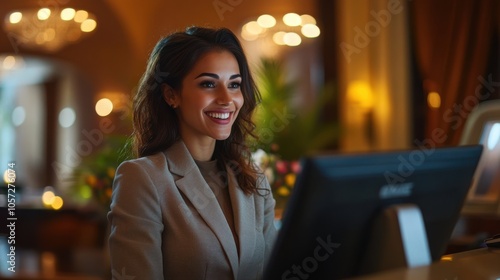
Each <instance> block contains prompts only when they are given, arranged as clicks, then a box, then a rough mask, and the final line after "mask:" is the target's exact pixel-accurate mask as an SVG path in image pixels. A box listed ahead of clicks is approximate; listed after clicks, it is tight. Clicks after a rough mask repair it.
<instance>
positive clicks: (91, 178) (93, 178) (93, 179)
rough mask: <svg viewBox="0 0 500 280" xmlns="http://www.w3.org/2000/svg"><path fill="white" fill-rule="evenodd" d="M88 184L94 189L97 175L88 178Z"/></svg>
mask: <svg viewBox="0 0 500 280" xmlns="http://www.w3.org/2000/svg"><path fill="white" fill-rule="evenodd" d="M87 184H89V185H90V186H91V187H94V186H95V185H96V184H97V177H96V176H95V175H89V176H87Z"/></svg>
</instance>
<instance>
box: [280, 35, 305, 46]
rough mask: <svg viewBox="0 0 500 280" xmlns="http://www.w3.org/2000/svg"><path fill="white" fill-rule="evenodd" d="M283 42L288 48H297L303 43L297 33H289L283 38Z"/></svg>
mask: <svg viewBox="0 0 500 280" xmlns="http://www.w3.org/2000/svg"><path fill="white" fill-rule="evenodd" d="M283 42H285V44H286V45H287V46H290V47H295V46H298V45H300V43H302V39H301V38H300V36H299V34H297V33H295V32H287V33H286V34H285V36H283Z"/></svg>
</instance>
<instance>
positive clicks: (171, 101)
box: [161, 84, 178, 109]
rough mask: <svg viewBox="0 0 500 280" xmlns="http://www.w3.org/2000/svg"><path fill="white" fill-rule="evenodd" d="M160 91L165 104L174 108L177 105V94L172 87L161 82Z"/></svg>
mask: <svg viewBox="0 0 500 280" xmlns="http://www.w3.org/2000/svg"><path fill="white" fill-rule="evenodd" d="M161 91H162V94H163V100H165V102H167V104H168V105H169V106H170V107H172V108H174V109H175V108H176V107H177V106H178V104H177V95H176V94H175V91H174V89H173V88H172V87H171V86H169V85H167V84H162V85H161Z"/></svg>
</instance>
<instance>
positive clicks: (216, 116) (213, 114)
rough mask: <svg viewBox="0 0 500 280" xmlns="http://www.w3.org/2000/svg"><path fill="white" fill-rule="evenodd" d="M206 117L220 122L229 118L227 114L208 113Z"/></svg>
mask: <svg viewBox="0 0 500 280" xmlns="http://www.w3.org/2000/svg"><path fill="white" fill-rule="evenodd" d="M207 115H208V116H209V117H212V118H216V119H221V120H225V119H227V118H229V113H208V114H207Z"/></svg>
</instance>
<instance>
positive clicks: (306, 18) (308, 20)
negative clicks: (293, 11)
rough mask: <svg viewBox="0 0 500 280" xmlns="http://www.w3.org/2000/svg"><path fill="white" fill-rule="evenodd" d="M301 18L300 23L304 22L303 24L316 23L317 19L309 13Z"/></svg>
mask: <svg viewBox="0 0 500 280" xmlns="http://www.w3.org/2000/svg"><path fill="white" fill-rule="evenodd" d="M300 20H301V23H300V24H302V25H306V24H316V19H315V18H314V17H313V16H311V15H307V14H304V15H301V16H300Z"/></svg>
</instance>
